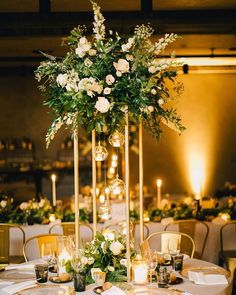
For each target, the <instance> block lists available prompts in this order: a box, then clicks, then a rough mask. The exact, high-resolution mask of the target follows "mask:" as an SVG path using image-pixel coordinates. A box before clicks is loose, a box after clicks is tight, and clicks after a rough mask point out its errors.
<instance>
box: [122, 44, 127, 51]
mask: <svg viewBox="0 0 236 295" xmlns="http://www.w3.org/2000/svg"><path fill="white" fill-rule="evenodd" d="M121 50H122V51H123V52H125V51H128V48H127V45H126V44H122V45H121Z"/></svg>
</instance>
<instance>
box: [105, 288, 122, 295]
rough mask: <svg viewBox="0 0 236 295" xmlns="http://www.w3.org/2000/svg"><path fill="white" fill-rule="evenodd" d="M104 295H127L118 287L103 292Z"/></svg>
mask: <svg viewBox="0 0 236 295" xmlns="http://www.w3.org/2000/svg"><path fill="white" fill-rule="evenodd" d="M102 295H125V292H123V291H122V290H121V289H120V288H117V287H116V286H112V287H111V288H110V289H108V290H106V291H104V292H102Z"/></svg>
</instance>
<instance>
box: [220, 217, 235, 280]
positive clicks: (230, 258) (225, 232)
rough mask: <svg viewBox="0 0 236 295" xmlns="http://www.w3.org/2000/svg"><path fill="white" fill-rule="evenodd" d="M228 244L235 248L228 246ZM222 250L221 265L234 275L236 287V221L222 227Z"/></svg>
mask: <svg viewBox="0 0 236 295" xmlns="http://www.w3.org/2000/svg"><path fill="white" fill-rule="evenodd" d="M226 237H227V238H226ZM228 242H230V243H231V245H233V246H231V247H230V246H227V243H228ZM220 248H221V249H220V253H219V265H220V266H222V267H224V266H226V267H227V269H228V270H230V272H231V273H232V275H234V285H236V275H235V272H236V220H234V221H229V222H227V223H226V224H225V225H223V226H222V227H221V229H220Z"/></svg>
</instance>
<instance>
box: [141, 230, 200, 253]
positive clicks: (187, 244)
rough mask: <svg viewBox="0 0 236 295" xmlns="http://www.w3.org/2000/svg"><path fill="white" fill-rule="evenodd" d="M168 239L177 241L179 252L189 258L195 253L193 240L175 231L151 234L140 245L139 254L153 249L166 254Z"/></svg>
mask: <svg viewBox="0 0 236 295" xmlns="http://www.w3.org/2000/svg"><path fill="white" fill-rule="evenodd" d="M169 239H178V241H179V246H180V252H181V253H183V254H187V255H189V256H190V257H191V258H192V257H193V254H194V251H195V243H194V241H193V239H192V238H191V237H190V236H189V235H187V234H185V233H181V232H176V231H159V232H156V233H153V234H151V235H150V236H148V237H147V239H146V240H144V241H143V243H142V244H141V245H140V248H141V252H142V253H144V252H145V251H149V250H150V249H153V248H154V247H155V249H156V250H158V251H160V252H163V253H165V252H167V251H166V250H167V247H168V246H167V241H168V240H169ZM151 240H152V241H151ZM153 246H154V247H153ZM158 246H159V247H158Z"/></svg>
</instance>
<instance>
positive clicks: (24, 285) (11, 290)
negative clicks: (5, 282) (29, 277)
mask: <svg viewBox="0 0 236 295" xmlns="http://www.w3.org/2000/svg"><path fill="white" fill-rule="evenodd" d="M34 286H37V284H36V282H35V281H26V282H22V283H18V284H14V285H11V286H8V287H5V288H3V289H2V291H3V292H6V293H7V294H10V295H12V294H15V293H17V292H19V291H21V290H24V289H27V288H31V287H34Z"/></svg>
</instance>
